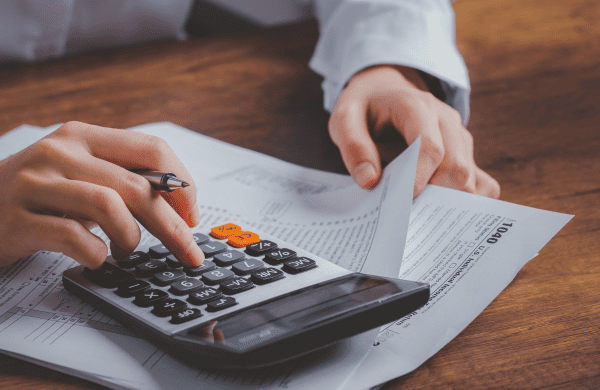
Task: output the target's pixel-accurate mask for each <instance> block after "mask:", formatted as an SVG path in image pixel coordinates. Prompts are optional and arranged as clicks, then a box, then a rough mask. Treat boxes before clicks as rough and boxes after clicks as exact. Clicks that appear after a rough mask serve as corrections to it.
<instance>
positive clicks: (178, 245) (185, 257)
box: [65, 156, 204, 267]
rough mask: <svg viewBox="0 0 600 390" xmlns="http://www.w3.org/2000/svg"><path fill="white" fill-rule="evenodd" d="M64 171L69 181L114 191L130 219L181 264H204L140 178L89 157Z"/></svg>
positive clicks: (172, 214)
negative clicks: (153, 237) (152, 236)
mask: <svg viewBox="0 0 600 390" xmlns="http://www.w3.org/2000/svg"><path fill="white" fill-rule="evenodd" d="M65 171H66V172H65V175H66V176H67V178H69V179H72V180H80V181H87V182H90V183H94V184H97V185H99V186H103V187H109V188H112V189H113V190H115V191H116V193H117V194H119V195H120V197H121V198H122V199H123V201H124V202H125V205H126V206H127V208H128V209H129V211H130V212H131V213H132V214H133V216H134V217H135V218H136V219H137V220H138V221H139V222H140V223H141V224H142V225H143V226H144V227H145V228H146V229H147V230H148V231H149V232H150V233H152V235H154V236H155V237H156V238H158V239H159V240H160V241H161V242H162V243H163V245H165V246H166V247H167V248H168V249H169V251H170V252H171V253H172V254H173V255H174V256H175V257H176V258H177V259H178V260H179V261H181V263H182V264H184V265H186V266H188V267H197V266H199V265H201V264H202V262H203V261H204V254H203V253H202V251H201V250H200V248H199V247H198V245H197V244H196V242H195V241H194V237H193V235H192V232H191V230H190V228H189V226H188V225H187V224H186V222H185V221H184V220H183V219H182V218H181V217H180V215H178V213H177V212H176V211H175V210H174V209H173V208H172V207H171V206H170V205H169V204H168V203H167V202H166V201H165V199H163V198H162V197H161V196H160V195H159V194H158V192H156V191H154V190H153V189H152V187H151V186H150V183H148V181H147V180H146V179H144V178H143V177H141V176H139V175H136V174H135V173H132V172H130V171H128V170H126V169H124V168H122V167H120V166H118V165H115V164H111V163H109V162H108V161H105V160H102V159H98V158H95V157H91V156H81V157H80V159H79V160H78V162H77V164H74V165H71V166H69V167H68V168H66V169H65ZM177 191H181V190H176V191H175V192H177Z"/></svg>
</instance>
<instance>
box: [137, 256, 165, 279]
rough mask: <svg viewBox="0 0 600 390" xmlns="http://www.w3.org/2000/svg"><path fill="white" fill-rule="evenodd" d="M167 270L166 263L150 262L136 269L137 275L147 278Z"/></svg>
mask: <svg viewBox="0 0 600 390" xmlns="http://www.w3.org/2000/svg"><path fill="white" fill-rule="evenodd" d="M167 268H168V267H167V264H166V263H165V262H164V261H160V260H150V261H147V262H145V263H142V264H140V265H138V266H137V267H135V273H136V274H138V275H139V276H141V277H146V276H152V275H154V274H155V273H157V272H160V271H164V270H166V269H167Z"/></svg>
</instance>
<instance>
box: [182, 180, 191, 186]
mask: <svg viewBox="0 0 600 390" xmlns="http://www.w3.org/2000/svg"><path fill="white" fill-rule="evenodd" d="M181 186H182V187H189V186H190V185H189V183H187V182H185V181H184V182H183V183H181Z"/></svg>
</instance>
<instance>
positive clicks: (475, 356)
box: [0, 0, 600, 389]
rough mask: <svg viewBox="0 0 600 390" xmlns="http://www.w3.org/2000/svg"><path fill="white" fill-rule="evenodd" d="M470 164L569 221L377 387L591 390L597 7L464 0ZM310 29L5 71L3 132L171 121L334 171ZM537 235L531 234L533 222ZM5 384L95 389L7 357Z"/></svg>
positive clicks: (595, 320)
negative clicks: (419, 361) (434, 349)
mask: <svg viewBox="0 0 600 390" xmlns="http://www.w3.org/2000/svg"><path fill="white" fill-rule="evenodd" d="M455 9H456V12H457V28H458V42H459V48H460V50H461V51H462V53H463V54H464V56H465V60H466V62H467V65H468V67H469V69H470V74H471V79H472V85H473V94H472V105H471V107H472V116H471V121H470V124H469V129H470V130H471V131H472V132H473V134H474V136H475V140H476V160H477V162H478V164H479V165H480V166H482V167H483V168H484V169H486V170H487V171H488V172H490V173H491V174H492V175H493V176H494V177H496V178H497V179H498V180H499V182H500V184H501V185H502V196H501V198H502V199H503V200H506V201H509V202H515V203H520V204H524V205H527V206H532V207H539V208H544V209H548V210H555V211H560V212H565V213H571V214H575V215H576V217H575V218H574V219H573V220H572V221H571V222H570V223H569V224H568V225H567V226H566V228H564V229H563V230H562V231H561V232H560V233H559V234H558V235H557V236H556V237H555V238H554V239H553V240H552V241H551V242H550V243H549V244H548V245H547V246H546V247H545V248H544V249H543V251H542V252H541V253H540V255H539V256H538V257H537V258H535V259H533V260H532V261H531V262H529V263H528V264H527V265H526V266H525V267H524V268H523V269H522V270H521V271H520V272H519V274H518V275H517V277H516V278H515V280H514V282H513V283H512V284H511V285H509V286H508V287H507V289H506V290H505V291H503V292H502V293H501V294H500V295H499V296H498V298H496V300H495V301H494V302H493V303H492V304H491V305H490V306H489V307H488V308H487V309H486V310H485V311H484V312H483V313H482V314H481V315H480V316H479V317H478V318H477V319H476V320H475V321H474V322H473V323H472V324H470V325H469V326H468V327H467V329H465V331H464V332H462V333H461V334H460V335H459V336H458V337H456V339H454V340H453V341H452V342H451V343H450V344H448V345H447V346H446V347H445V348H443V349H442V350H441V351H440V352H439V353H437V354H436V355H435V356H434V357H432V358H431V359H429V360H428V361H427V362H426V363H425V364H423V365H422V366H421V367H420V368H419V369H417V370H416V371H414V372H412V373H410V374H408V375H405V376H403V377H401V378H399V379H396V380H395V381H392V382H391V383H389V384H388V385H387V386H386V388H387V389H400V388H405V389H418V388H422V389H429V388H457V389H466V388H524V389H534V388H544V389H559V388H560V389H563V388H572V389H588V388H599V387H600V331H599V329H600V293H599V289H598V285H600V244H599V242H600V240H599V237H600V207H599V205H600V135H599V126H600V113H599V110H598V102H599V101H600V45H598V42H599V41H600V4H599V3H598V2H597V0H585V1H578V2H566V1H564V0H518V1H517V0H489V1H485V2H482V1H479V0H459V1H458V2H457V3H455ZM316 39H317V29H316V26H315V25H314V24H303V25H299V26H291V27H285V28H281V29H276V30H269V31H263V32H259V33H255V34H251V35H245V36H230V37H216V38H210V39H203V40H195V41H188V42H184V43H173V42H166V43H158V44H151V45H147V46H143V47H138V48H135V49H121V50H114V51H105V52H100V53H91V54H86V55H81V56H77V57H73V58H68V59H62V60H56V61H50V62H47V63H43V64H37V65H28V66H19V67H4V68H0V133H3V132H6V131H8V130H9V129H11V128H14V127H16V126H18V125H20V124H22V123H29V124H32V125H40V126H47V125H50V124H54V123H58V122H64V121H68V120H79V121H84V122H89V123H94V124H99V125H103V126H112V127H130V126H134V125H138V124H143V123H148V122H156V121H171V122H174V123H177V124H180V125H182V126H185V127H188V128H190V129H193V130H196V131H199V132H201V133H204V134H207V135H210V136H212V137H215V138H219V139H221V140H224V141H227V142H230V143H233V144H237V145H242V146H245V147H249V148H252V149H255V150H258V151H260V152H263V153H267V154H270V155H273V156H275V157H279V158H282V159H286V160H288V161H291V162H294V163H298V164H303V165H306V166H310V167H316V168H320V169H325V170H330V171H336V172H343V171H344V168H343V164H342V162H341V159H340V157H339V154H337V152H335V150H336V149H335V147H334V146H333V145H332V143H331V142H330V141H329V140H328V137H327V133H326V123H327V116H326V115H325V114H324V113H323V111H322V109H321V104H322V98H321V91H320V87H319V83H320V80H319V78H318V77H317V76H315V75H313V74H312V73H311V72H310V71H309V70H308V69H307V67H306V64H307V61H308V59H309V57H310V55H311V52H312V48H313V46H314V43H315V42H316ZM532 234H535V232H532ZM0 387H1V388H3V389H25V388H26V389H100V388H102V387H100V386H97V385H95V384H91V383H88V382H85V381H82V380H79V379H75V378H71V377H69V376H66V375H63V374H59V373H55V372H53V371H49V370H47V369H44V368H40V367H38V366H35V365H32V364H28V363H24V362H21V361H19V360H16V359H12V358H9V357H6V356H1V357H0Z"/></svg>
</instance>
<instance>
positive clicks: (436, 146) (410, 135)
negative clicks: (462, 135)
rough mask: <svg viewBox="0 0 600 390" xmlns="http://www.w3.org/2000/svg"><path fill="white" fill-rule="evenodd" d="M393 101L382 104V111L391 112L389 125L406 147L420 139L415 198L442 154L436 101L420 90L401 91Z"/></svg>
mask: <svg viewBox="0 0 600 390" xmlns="http://www.w3.org/2000/svg"><path fill="white" fill-rule="evenodd" d="M423 96H425V98H424V97H423ZM395 98H396V99H387V100H388V101H387V102H383V103H382V104H387V106H385V108H386V110H389V111H390V112H391V118H392V124H393V125H394V126H395V127H396V129H397V130H398V131H399V132H400V133H401V134H402V135H403V136H404V139H405V140H406V143H407V144H409V145H411V144H412V143H413V142H414V141H416V140H417V138H418V137H419V136H420V137H421V150H420V151H419V158H418V160H417V172H416V174H415V186H414V192H413V196H415V197H416V196H417V195H419V194H420V193H421V192H422V191H423V189H424V188H425V186H426V185H427V183H428V182H429V180H430V179H431V177H432V176H433V175H434V173H435V171H436V169H437V168H438V166H439V165H440V164H441V163H442V162H443V158H444V154H445V149H444V141H443V138H442V134H441V132H440V127H439V122H438V117H437V111H436V110H435V107H434V105H435V102H434V100H432V99H435V97H433V95H431V94H425V95H424V94H423V92H420V91H404V92H402V93H399V94H397V95H395Z"/></svg>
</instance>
